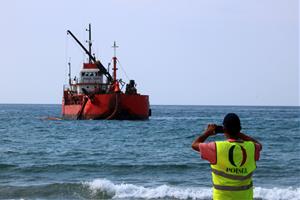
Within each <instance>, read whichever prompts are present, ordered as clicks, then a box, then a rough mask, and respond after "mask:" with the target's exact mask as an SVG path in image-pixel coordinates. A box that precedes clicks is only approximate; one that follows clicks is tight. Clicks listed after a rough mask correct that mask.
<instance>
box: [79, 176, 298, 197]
mask: <svg viewBox="0 0 300 200" xmlns="http://www.w3.org/2000/svg"><path fill="white" fill-rule="evenodd" d="M84 184H85V185H87V186H88V187H89V188H90V189H91V190H92V191H93V192H97V191H102V192H105V193H107V194H108V195H109V196H112V198H114V199H128V198H138V199H158V198H174V199H199V200H202V199H203V200H204V199H211V198H212V190H211V188H207V187H176V186H168V185H161V186H158V187H152V188H148V187H143V186H137V185H133V184H126V183H121V184H114V183H112V182H111V181H109V180H106V179H95V180H93V181H91V182H86V183H84ZM254 198H258V199H264V200H300V188H292V187H288V188H270V189H268V188H261V187H255V189H254Z"/></svg>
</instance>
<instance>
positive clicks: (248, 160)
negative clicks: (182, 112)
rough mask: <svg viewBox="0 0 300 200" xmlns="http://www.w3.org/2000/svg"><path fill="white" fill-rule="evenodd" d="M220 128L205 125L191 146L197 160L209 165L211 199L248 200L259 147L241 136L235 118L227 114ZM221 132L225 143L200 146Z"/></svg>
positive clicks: (253, 140)
mask: <svg viewBox="0 0 300 200" xmlns="http://www.w3.org/2000/svg"><path fill="white" fill-rule="evenodd" d="M219 129H220V126H217V125H216V124H209V125H208V127H207V129H206V130H205V131H204V133H203V134H202V135H200V136H199V137H198V138H197V139H196V140H195V141H194V142H193V143H192V148H193V149H194V150H195V151H198V152H199V153H200V155H201V158H202V159H204V160H207V161H209V162H210V166H211V170H212V183H213V199H214V200H229V199H230V200H252V199H253V183H252V173H253V172H254V170H255V169H256V161H258V160H259V156H260V151H261V150H262V145H261V143H259V142H258V141H257V140H255V139H254V138H252V137H250V136H248V135H246V134H244V133H241V132H240V131H241V123H240V119H239V117H238V116H237V115H236V114H234V113H229V114H227V115H226V116H225V118H224V120H223V127H221V131H220V130H219ZM219 132H224V136H225V137H226V139H227V140H226V141H216V142H208V143H204V141H205V140H206V139H207V138H208V137H209V136H212V135H215V134H217V133H219Z"/></svg>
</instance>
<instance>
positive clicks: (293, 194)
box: [254, 187, 300, 200]
mask: <svg viewBox="0 0 300 200" xmlns="http://www.w3.org/2000/svg"><path fill="white" fill-rule="evenodd" d="M258 197H259V198H263V199H270V200H285V199H286V200H300V188H292V187H287V188H278V187H274V188H270V189H267V188H261V187H255V188H254V198H258Z"/></svg>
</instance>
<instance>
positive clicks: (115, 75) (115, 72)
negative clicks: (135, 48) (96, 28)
mask: <svg viewBox="0 0 300 200" xmlns="http://www.w3.org/2000/svg"><path fill="white" fill-rule="evenodd" d="M112 48H114V57H113V61H114V69H113V70H114V74H113V78H114V81H116V80H117V56H116V55H117V48H118V46H117V45H116V41H114V46H112Z"/></svg>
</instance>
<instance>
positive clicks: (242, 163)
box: [226, 145, 247, 174]
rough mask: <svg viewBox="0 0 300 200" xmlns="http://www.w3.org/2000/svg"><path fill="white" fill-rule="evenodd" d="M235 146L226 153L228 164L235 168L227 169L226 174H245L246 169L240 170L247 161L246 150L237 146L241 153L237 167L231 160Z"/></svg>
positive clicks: (232, 159)
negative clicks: (240, 159)
mask: <svg viewBox="0 0 300 200" xmlns="http://www.w3.org/2000/svg"><path fill="white" fill-rule="evenodd" d="M236 146H237V145H233V146H232V147H230V149H229V152H228V160H229V162H230V164H231V165H233V166H234V167H235V168H229V167H227V169H226V172H231V173H235V174H245V173H247V168H241V167H242V166H243V165H244V164H245V163H246V160H247V153H246V150H245V149H244V147H242V146H241V145H238V146H239V147H240V149H241V153H242V156H243V157H242V161H241V163H240V164H239V165H237V163H236V162H235V161H234V158H233V152H234V149H235V147H236Z"/></svg>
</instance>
